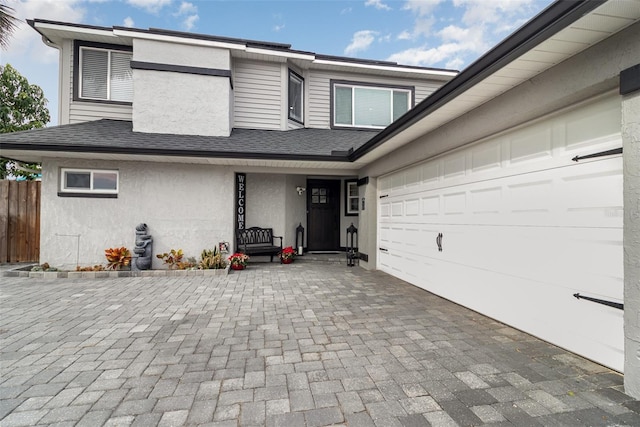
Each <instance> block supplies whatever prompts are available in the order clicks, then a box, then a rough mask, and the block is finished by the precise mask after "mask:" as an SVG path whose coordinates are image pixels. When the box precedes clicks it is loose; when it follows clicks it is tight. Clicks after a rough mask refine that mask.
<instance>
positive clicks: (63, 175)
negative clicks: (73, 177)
mask: <svg viewBox="0 0 640 427" xmlns="http://www.w3.org/2000/svg"><path fill="white" fill-rule="evenodd" d="M69 172H71V173H89V188H78V187H67V179H66V178H67V173H69ZM96 173H110V174H115V176H116V188H115V189H114V190H111V189H103V188H98V189H96V188H94V184H93V179H94V178H93V177H94V175H95V174H96ZM119 190H120V173H119V172H118V171H117V170H115V169H76V168H60V192H62V193H86V194H118V191H119Z"/></svg>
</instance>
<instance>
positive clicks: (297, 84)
mask: <svg viewBox="0 0 640 427" xmlns="http://www.w3.org/2000/svg"><path fill="white" fill-rule="evenodd" d="M303 100H304V79H303V78H302V77H301V76H300V75H298V74H297V73H295V72H294V71H291V70H289V118H290V119H292V120H295V121H297V122H300V123H303V116H302V114H303V113H302V112H303V106H304V104H303Z"/></svg>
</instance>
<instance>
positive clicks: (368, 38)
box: [344, 30, 378, 55]
mask: <svg viewBox="0 0 640 427" xmlns="http://www.w3.org/2000/svg"><path fill="white" fill-rule="evenodd" d="M377 35H378V33H377V32H375V31H371V30H362V31H358V32H356V33H355V34H354V35H353V37H352V38H351V43H350V44H349V46H347V47H346V48H345V49H344V53H345V54H346V55H353V54H355V53H357V52H361V51H363V50H367V48H368V47H369V46H371V43H373V42H374V41H375V38H376V36H377Z"/></svg>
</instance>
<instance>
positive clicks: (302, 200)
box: [283, 175, 307, 250]
mask: <svg viewBox="0 0 640 427" xmlns="http://www.w3.org/2000/svg"><path fill="white" fill-rule="evenodd" d="M297 187H302V188H306V187H307V179H306V177H305V176H304V175H287V179H286V183H285V196H286V203H285V212H284V215H285V231H284V242H283V245H284V246H285V247H286V246H292V247H294V249H296V250H297V248H296V247H295V245H296V228H297V227H298V225H300V224H302V226H303V227H304V230H305V235H304V238H305V241H304V242H302V246H306V243H307V241H306V239H307V193H306V191H305V192H303V193H302V195H298V192H297V191H296V188H297ZM298 243H300V242H298Z"/></svg>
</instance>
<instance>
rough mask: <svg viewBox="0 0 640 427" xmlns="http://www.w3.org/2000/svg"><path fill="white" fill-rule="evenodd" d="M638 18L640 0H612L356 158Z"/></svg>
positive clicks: (434, 124)
mask: <svg viewBox="0 0 640 427" xmlns="http://www.w3.org/2000/svg"><path fill="white" fill-rule="evenodd" d="M639 20H640V1H638V0H616V1H609V2H607V3H604V4H603V5H601V6H600V7H598V8H596V9H594V10H593V11H592V12H590V13H588V14H587V15H585V16H583V17H582V18H580V19H578V20H577V21H575V22H574V23H573V24H571V25H569V26H567V27H566V28H564V29H562V30H561V31H559V32H558V33H556V34H555V35H554V36H552V37H550V38H548V39H547V40H545V41H543V42H541V43H540V44H538V45H537V46H536V47H534V48H533V49H531V50H529V51H528V52H526V53H525V54H523V55H521V56H520V57H518V58H517V59H515V60H514V61H511V62H510V63H509V64H508V65H506V66H504V67H502V68H501V69H499V70H498V71H496V72H495V73H493V74H492V75H490V76H488V77H487V78H485V79H484V80H482V81H481V82H479V83H477V84H475V85H474V86H473V87H471V88H470V89H468V90H467V91H465V92H463V93H462V94H461V95H459V96H457V97H456V98H454V99H452V100H450V101H449V102H447V103H446V104H444V105H443V106H442V107H440V108H438V109H437V110H435V111H433V112H431V113H430V114H428V115H426V116H425V117H423V118H422V119H420V120H419V121H417V122H416V123H414V124H413V125H411V126H410V127H408V128H406V129H404V130H403V131H402V132H399V133H398V134H397V135H395V136H393V137H391V138H389V139H388V140H386V141H385V142H384V144H381V145H380V146H378V147H376V148H375V149H373V150H371V151H370V152H368V153H367V154H365V155H364V156H362V157H361V158H360V159H359V160H360V161H364V162H365V163H370V162H372V161H374V160H376V159H379V158H381V157H382V156H384V155H386V154H388V153H390V152H392V151H394V150H396V149H397V148H399V147H401V146H403V145H405V144H407V143H409V142H411V141H413V140H414V139H416V138H417V137H420V136H423V135H425V134H427V133H429V132H430V131H432V130H434V129H436V128H438V127H440V126H442V125H444V124H446V123H447V122H450V121H452V120H454V119H456V118H458V117H460V116H462V115H463V114H465V113H467V112H469V111H471V110H473V109H475V108H477V107H479V106H481V105H482V104H484V103H485V102H488V101H490V100H492V99H493V98H495V97H497V96H499V95H501V94H503V93H505V92H507V91H509V90H511V89H513V88H514V87H516V86H518V85H519V84H521V83H523V82H526V81H527V80H529V79H531V78H533V77H535V76H536V75H538V74H540V73H542V72H544V71H546V70H548V69H550V68H552V67H554V66H555V65H558V64H559V63H561V62H563V61H565V60H567V59H569V58H571V57H572V56H574V55H577V54H578V53H580V52H582V51H583V50H585V49H587V48H589V47H590V46H593V45H595V44H597V43H599V42H601V41H602V40H604V39H606V38H608V37H610V36H612V35H613V34H615V33H617V32H619V31H621V30H623V29H624V28H626V27H628V26H629V25H631V24H633V23H635V22H638V21H639Z"/></svg>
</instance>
